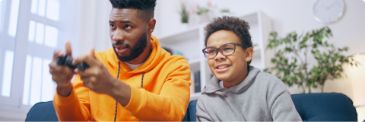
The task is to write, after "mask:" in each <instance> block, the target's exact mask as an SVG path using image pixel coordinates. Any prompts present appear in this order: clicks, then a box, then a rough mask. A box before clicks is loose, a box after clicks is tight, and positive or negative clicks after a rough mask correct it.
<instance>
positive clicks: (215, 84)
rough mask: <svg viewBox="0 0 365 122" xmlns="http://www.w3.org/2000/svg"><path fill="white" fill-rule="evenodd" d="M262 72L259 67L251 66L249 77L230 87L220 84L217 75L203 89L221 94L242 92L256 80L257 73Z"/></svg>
mask: <svg viewBox="0 0 365 122" xmlns="http://www.w3.org/2000/svg"><path fill="white" fill-rule="evenodd" d="M259 72H260V70H259V69H257V68H255V67H253V66H249V73H248V75H247V77H246V78H245V79H244V80H243V81H241V82H240V83H239V84H238V85H236V86H233V87H230V88H222V87H221V86H220V85H219V84H220V82H223V81H220V80H218V79H217V78H216V77H215V76H213V77H212V78H211V79H210V80H209V81H208V82H207V83H206V86H205V87H204V89H203V93H207V94H219V95H223V96H225V95H226V94H227V93H236V94H237V93H242V92H244V91H245V90H247V88H248V87H249V86H250V85H251V84H252V83H253V82H254V81H255V78H256V76H257V74H258V73H259Z"/></svg>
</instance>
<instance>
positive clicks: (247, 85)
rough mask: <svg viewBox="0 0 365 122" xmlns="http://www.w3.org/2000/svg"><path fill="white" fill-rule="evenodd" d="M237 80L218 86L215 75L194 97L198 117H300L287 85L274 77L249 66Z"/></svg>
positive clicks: (218, 118) (203, 118) (280, 118)
mask: <svg viewBox="0 0 365 122" xmlns="http://www.w3.org/2000/svg"><path fill="white" fill-rule="evenodd" d="M249 69H250V70H249V73H248V76H247V77H246V79H245V80H243V81H242V82H241V83H240V84H238V85H236V86H233V87H230V88H222V86H221V85H219V84H220V82H221V81H218V80H217V79H216V78H212V79H211V80H210V81H209V82H207V83H206V86H205V88H204V89H203V92H202V95H201V96H200V97H199V98H198V105H197V112H196V116H197V120H198V121H301V118H300V116H299V114H298V112H297V110H296V109H295V106H294V104H293V101H292V99H291V97H290V93H289V92H288V90H287V87H286V86H285V85H284V84H283V83H282V81H281V80H279V79H278V78H276V77H274V76H272V75H270V74H268V73H264V72H261V71H259V70H258V69H256V68H254V67H250V68H249Z"/></svg>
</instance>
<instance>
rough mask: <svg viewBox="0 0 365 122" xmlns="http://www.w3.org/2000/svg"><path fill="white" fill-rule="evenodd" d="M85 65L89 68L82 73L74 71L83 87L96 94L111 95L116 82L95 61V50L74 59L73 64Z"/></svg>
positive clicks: (98, 62)
mask: <svg viewBox="0 0 365 122" xmlns="http://www.w3.org/2000/svg"><path fill="white" fill-rule="evenodd" d="M79 63H86V64H88V65H89V67H88V68H87V69H86V70H84V71H82V70H78V69H77V70H76V72H77V73H78V74H79V75H80V78H81V79H82V81H83V82H84V85H85V86H86V87H88V88H90V89H91V90H93V91H95V92H98V93H105V94H109V95H111V94H112V91H111V90H112V89H113V88H114V87H116V86H117V84H118V80H117V79H115V78H113V76H112V75H110V73H109V72H108V70H107V69H106V68H105V67H104V66H103V64H102V63H101V62H100V61H99V60H98V59H96V57H95V50H92V51H91V52H90V54H88V55H85V56H81V57H79V58H76V59H75V60H74V62H73V64H79Z"/></svg>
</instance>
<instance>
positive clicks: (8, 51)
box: [0, 0, 365, 120]
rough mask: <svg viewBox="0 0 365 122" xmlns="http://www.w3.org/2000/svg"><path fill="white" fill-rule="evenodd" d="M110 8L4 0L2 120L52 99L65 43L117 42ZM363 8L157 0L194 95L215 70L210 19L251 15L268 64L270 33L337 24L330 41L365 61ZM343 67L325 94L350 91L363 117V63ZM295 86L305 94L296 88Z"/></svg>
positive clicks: (293, 0) (0, 12) (81, 50)
mask: <svg viewBox="0 0 365 122" xmlns="http://www.w3.org/2000/svg"><path fill="white" fill-rule="evenodd" d="M110 10H111V5H110V3H109V1H108V0H0V120H24V118H25V116H26V113H27V112H28V110H29V109H30V107H31V106H32V105H34V104H35V103H37V102H40V101H50V100H52V99H53V95H54V92H55V84H54V83H53V82H52V79H51V76H50V74H49V71H48V64H49V62H50V60H51V56H52V54H53V51H54V50H56V49H59V50H63V48H64V43H65V42H66V41H70V42H71V43H72V47H73V54H74V55H75V56H78V55H82V54H85V53H87V52H88V51H90V49H92V48H95V49H97V50H105V49H107V48H109V47H111V41H110V38H109V27H108V26H109V25H108V20H109V13H110ZM364 11H365V1H364V0H275V1H273V0H157V6H156V9H155V18H156V19H157V25H156V28H155V30H154V35H155V36H156V37H157V38H159V39H160V41H161V44H162V46H164V47H168V48H170V49H172V50H173V51H175V53H174V54H179V55H183V56H185V57H186V58H187V59H188V60H189V62H190V64H191V67H192V71H193V73H192V76H193V80H194V83H193V84H192V87H191V89H192V90H191V91H192V92H193V93H194V94H192V97H196V96H198V95H199V92H200V89H201V88H202V87H203V86H204V84H205V83H204V82H205V81H206V79H207V78H209V76H210V73H209V70H208V69H207V67H206V64H204V62H205V59H204V57H203V55H202V53H201V51H200V50H201V49H202V48H203V47H204V45H203V38H204V25H206V23H208V22H209V21H211V20H212V19H213V18H215V17H219V16H224V15H227V16H237V17H242V18H243V19H245V20H247V21H248V22H249V23H250V25H251V30H250V32H251V35H253V41H254V44H255V46H256V47H257V50H256V49H255V52H256V53H257V55H256V54H255V56H256V57H258V58H257V60H256V63H254V64H253V65H255V66H257V67H260V68H261V69H264V68H266V67H268V66H270V58H269V57H272V56H273V55H272V52H268V51H266V50H265V47H266V44H267V40H268V38H269V32H271V31H275V32H277V33H279V35H281V36H284V35H285V34H287V33H290V32H293V31H295V32H298V33H304V32H307V31H311V30H313V29H318V28H321V27H324V26H328V27H330V28H331V30H332V33H333V37H332V38H330V40H329V41H331V43H333V44H334V45H336V46H340V47H343V46H346V47H348V48H349V50H348V52H347V54H348V55H353V56H355V57H356V60H358V61H359V62H360V64H361V63H364V64H365V58H364V57H365V48H364V45H365V23H364V22H365V14H364ZM345 69H346V70H345V72H344V73H345V74H346V76H345V77H343V78H339V79H335V80H331V81H328V82H326V84H325V87H324V92H340V93H344V94H346V95H347V96H349V97H350V98H351V99H352V100H353V102H354V106H355V107H356V108H357V111H358V116H359V120H364V119H365V110H364V109H365V108H364V107H365V90H364V89H365V81H364V79H365V75H364V74H365V68H364V66H362V65H360V66H358V67H351V66H348V67H345ZM290 90H291V92H292V93H300V90H298V89H297V88H295V87H290ZM314 92H320V91H319V90H317V91H316V90H314ZM195 93H196V94H195Z"/></svg>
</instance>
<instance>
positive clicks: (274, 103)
mask: <svg viewBox="0 0 365 122" xmlns="http://www.w3.org/2000/svg"><path fill="white" fill-rule="evenodd" d="M269 90H270V92H269V93H270V94H271V95H270V97H269V99H268V100H269V101H268V102H269V103H270V105H271V107H270V108H271V114H272V117H273V120H274V121H302V119H301V117H300V115H299V113H298V112H297V110H296V108H295V105H294V103H293V101H292V99H291V97H290V93H289V91H288V90H287V87H286V86H285V84H283V82H282V81H281V80H279V79H276V78H275V79H274V80H273V82H272V84H271V87H270V88H269Z"/></svg>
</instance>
